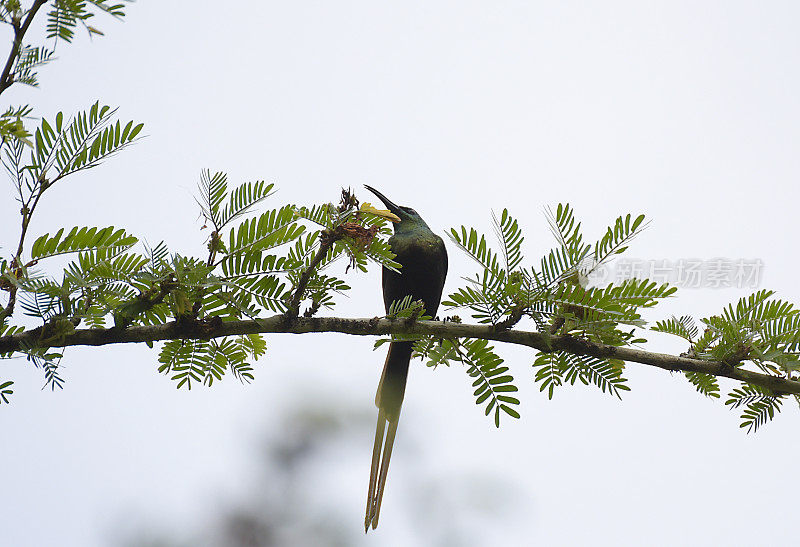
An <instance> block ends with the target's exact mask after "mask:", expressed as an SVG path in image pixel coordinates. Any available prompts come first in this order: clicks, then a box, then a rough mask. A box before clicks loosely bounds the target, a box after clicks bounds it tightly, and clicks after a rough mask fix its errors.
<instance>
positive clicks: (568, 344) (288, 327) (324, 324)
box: [0, 315, 800, 395]
mask: <svg viewBox="0 0 800 547" xmlns="http://www.w3.org/2000/svg"><path fill="white" fill-rule="evenodd" d="M310 332H339V333H344V334H355V335H362V336H365V335H387V334H412V335H414V334H417V335H434V336H439V337H442V338H483V339H486V340H496V341H498V342H506V343H510V344H519V345H523V346H528V347H531V348H534V349H537V350H539V351H559V350H561V351H567V352H570V353H573V354H576V355H590V356H593V357H600V358H613V359H620V360H622V361H628V362H631V363H640V364H643V365H650V366H654V367H659V368H663V369H665V370H670V371H683V372H702V373H705V374H712V375H714V376H723V377H726V378H732V379H734V380H739V381H740V382H748V383H751V384H755V385H758V386H761V387H764V388H767V389H769V390H772V391H774V392H777V393H791V394H796V395H800V382H798V381H795V380H788V379H785V378H780V377H777V376H770V375H768V374H762V373H759V372H752V371H749V370H744V369H742V368H737V367H732V366H730V365H728V364H725V363H719V362H715V361H703V360H700V359H691V358H688V357H677V356H674V355H668V354H665V353H652V352H649V351H642V350H637V349H633V348H627V347H616V346H607V345H603V344H595V343H593V342H587V341H585V340H580V339H577V338H573V337H572V336H567V335H565V336H554V335H551V334H549V333H546V332H531V331H521V330H498V329H496V328H495V327H493V326H490V325H467V324H463V323H453V322H443V321H414V322H411V321H407V320H402V319H398V320H389V319H385V318H384V319H381V318H378V317H373V318H371V319H370V318H363V319H345V318H340V317H296V318H294V319H293V320H292V321H286V316H285V315H274V316H272V317H267V318H265V319H257V320H248V321H226V322H223V321H219V320H218V319H217V320H216V321H202V320H200V321H192V320H189V321H181V322H171V323H165V324H163V325H152V326H144V327H128V328H125V329H118V328H110V329H79V330H75V331H74V332H73V333H71V334H67V335H65V336H64V337H63V338H60V339H59V341H58V346H59V347H61V346H104V345H108V344H124V343H131V342H154V341H158V340H173V339H191V338H201V339H209V338H217V337H221V336H232V335H238V334H254V333H292V334H305V333H310ZM42 334H43V333H42V331H41V329H33V330H30V331H25V332H22V333H19V334H15V335H11V336H2V337H0V354H3V353H9V352H12V351H19V350H20V349H21V348H23V347H35V346H37V345H39V344H41V342H40V340H41V338H42Z"/></svg>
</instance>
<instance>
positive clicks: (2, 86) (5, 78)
mask: <svg viewBox="0 0 800 547" xmlns="http://www.w3.org/2000/svg"><path fill="white" fill-rule="evenodd" d="M46 3H47V0H36V1H35V2H34V3H33V5H32V6H31V9H29V10H28V14H27V15H26V16H25V21H24V22H22V24H20V23H19V20H16V22H15V23H13V26H14V42H13V44H12V45H11V51H10V52H9V54H8V59H7V60H6V66H5V67H3V73H2V74H1V75H0V93H2V92H3V91H5V90H6V89H8V88H9V87H11V85H12V84H13V83H14V75H13V74H12V73H11V69H12V68H14V61H16V59H17V57H19V52H20V51H21V50H22V39H23V38H24V37H25V33H26V32H28V28H30V26H31V23H32V22H33V18H34V17H35V16H36V12H37V11H39V8H41V7H42V6H43V5H45V4H46Z"/></svg>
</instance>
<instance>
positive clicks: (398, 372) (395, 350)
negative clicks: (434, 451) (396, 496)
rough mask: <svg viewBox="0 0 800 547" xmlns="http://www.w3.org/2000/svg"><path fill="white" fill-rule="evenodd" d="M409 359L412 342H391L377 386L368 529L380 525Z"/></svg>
mask: <svg viewBox="0 0 800 547" xmlns="http://www.w3.org/2000/svg"><path fill="white" fill-rule="evenodd" d="M410 358H411V343H410V342H400V343H393V344H391V345H390V346H389V353H388V354H387V355H386V363H385V365H384V367H383V375H382V376H381V381H380V384H379V385H378V393H377V395H376V397H375V404H376V405H377V407H378V423H377V426H376V428H375V445H374V446H373V448H372V467H371V468H370V474H369V491H368V492H367V512H366V517H365V518H364V531H365V532H366V531H368V530H369V528H370V526H372V528H373V529H374V528H376V527H377V526H378V517H379V516H380V513H381V502H382V501H383V491H384V488H385V487H386V474H387V473H388V471H389V461H390V460H391V458H392V448H393V447H394V438H395V435H396V433H397V423H398V421H399V419H400V408H401V405H402V404H403V395H404V394H405V387H406V378H407V376H408V363H409V360H410ZM387 426H388V428H387Z"/></svg>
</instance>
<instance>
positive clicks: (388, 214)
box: [362, 184, 400, 222]
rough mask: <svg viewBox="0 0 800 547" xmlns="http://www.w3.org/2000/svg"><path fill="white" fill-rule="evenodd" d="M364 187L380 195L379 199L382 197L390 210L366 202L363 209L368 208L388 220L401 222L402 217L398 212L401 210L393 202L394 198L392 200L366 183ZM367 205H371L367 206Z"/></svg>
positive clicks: (368, 210) (367, 209)
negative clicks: (376, 207)
mask: <svg viewBox="0 0 800 547" xmlns="http://www.w3.org/2000/svg"><path fill="white" fill-rule="evenodd" d="M364 188H366V189H367V190H369V191H370V192H372V193H373V194H375V195H376V196H378V199H380V200H381V201H382V202H383V204H384V205H386V207H387V208H388V210H383V209H375V208H374V207H372V206H371V205H369V204H364V206H362V209H364V210H366V211H367V212H369V213H372V214H373V215H378V216H381V217H383V218H385V219H387V220H391V221H392V222H400V217H399V216H398V213H399V212H400V207H398V206H397V205H395V204H394V202H392V200H390V199H389V198H387V197H386V196H384V195H383V194H381V193H380V192H378V191H377V190H376V189H375V188H373V187H372V186H369V185H367V184H365V185H364ZM366 206H369V207H368V208H365V207H366Z"/></svg>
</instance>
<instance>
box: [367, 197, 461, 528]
mask: <svg viewBox="0 0 800 547" xmlns="http://www.w3.org/2000/svg"><path fill="white" fill-rule="evenodd" d="M365 187H366V189H367V190H369V191H370V192H372V193H373V194H375V195H376V196H377V197H378V199H380V200H381V201H382V202H383V204H384V205H385V206H386V208H387V209H388V211H383V213H384V215H383V216H384V217H385V218H388V219H389V220H391V221H392V222H393V223H394V235H393V236H392V237H390V238H389V246H390V247H391V249H392V252H393V253H394V254H395V255H396V257H395V261H396V262H397V263H399V264H400V266H401V267H400V271H399V273H398V272H396V271H393V270H390V269H389V268H386V267H384V268H383V281H382V285H383V304H384V306H385V308H386V311H387V312H388V311H389V306H391V305H392V302H395V301H399V300H402V299H403V298H405V297H406V296H411V298H412V300H422V302H423V303H424V304H425V315H428V316H431V317H435V316H436V310H437V309H438V308H439V301H440V300H441V298H442V289H443V288H444V280H445V277H446V276H447V250H446V249H445V247H444V241H442V238H441V237H439V236H437V235H436V234H434V233H433V232H432V231H431V229H430V228H429V227H428V225H427V224H426V223H425V221H424V220H422V217H420V216H419V214H418V213H417V212H416V211H415V210H414V209H412V208H411V207H402V206H400V205H395V204H394V203H393V202H392V201H390V200H389V199H388V198H387V197H386V196H384V195H383V194H381V193H380V192H378V191H377V190H376V189H374V188H372V187H371V186H365ZM386 213H388V214H386ZM411 346H412V342H392V343H391V344H389V353H387V354H386V363H385V364H384V365H383V374H382V375H381V380H380V383H379V384H378V392H377V394H376V395H375V406H377V407H378V425H377V428H376V430H375V446H374V448H373V450H372V467H371V469H370V474H369V492H368V493H367V514H366V517H365V519H364V531H365V532H366V531H368V530H369V528H370V526H372V528H373V529H374V528H376V527H377V526H378V517H380V513H381V500H382V499H383V490H384V487H385V486H386V473H387V471H388V470H389V459H390V458H391V456H392V447H393V446H394V437H395V434H396V433H397V422H398V420H399V419H400V408H401V406H402V405H403V396H404V395H405V391H406V379H407V378H408V365H409V362H410V361H411ZM387 426H388V428H387Z"/></svg>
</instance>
